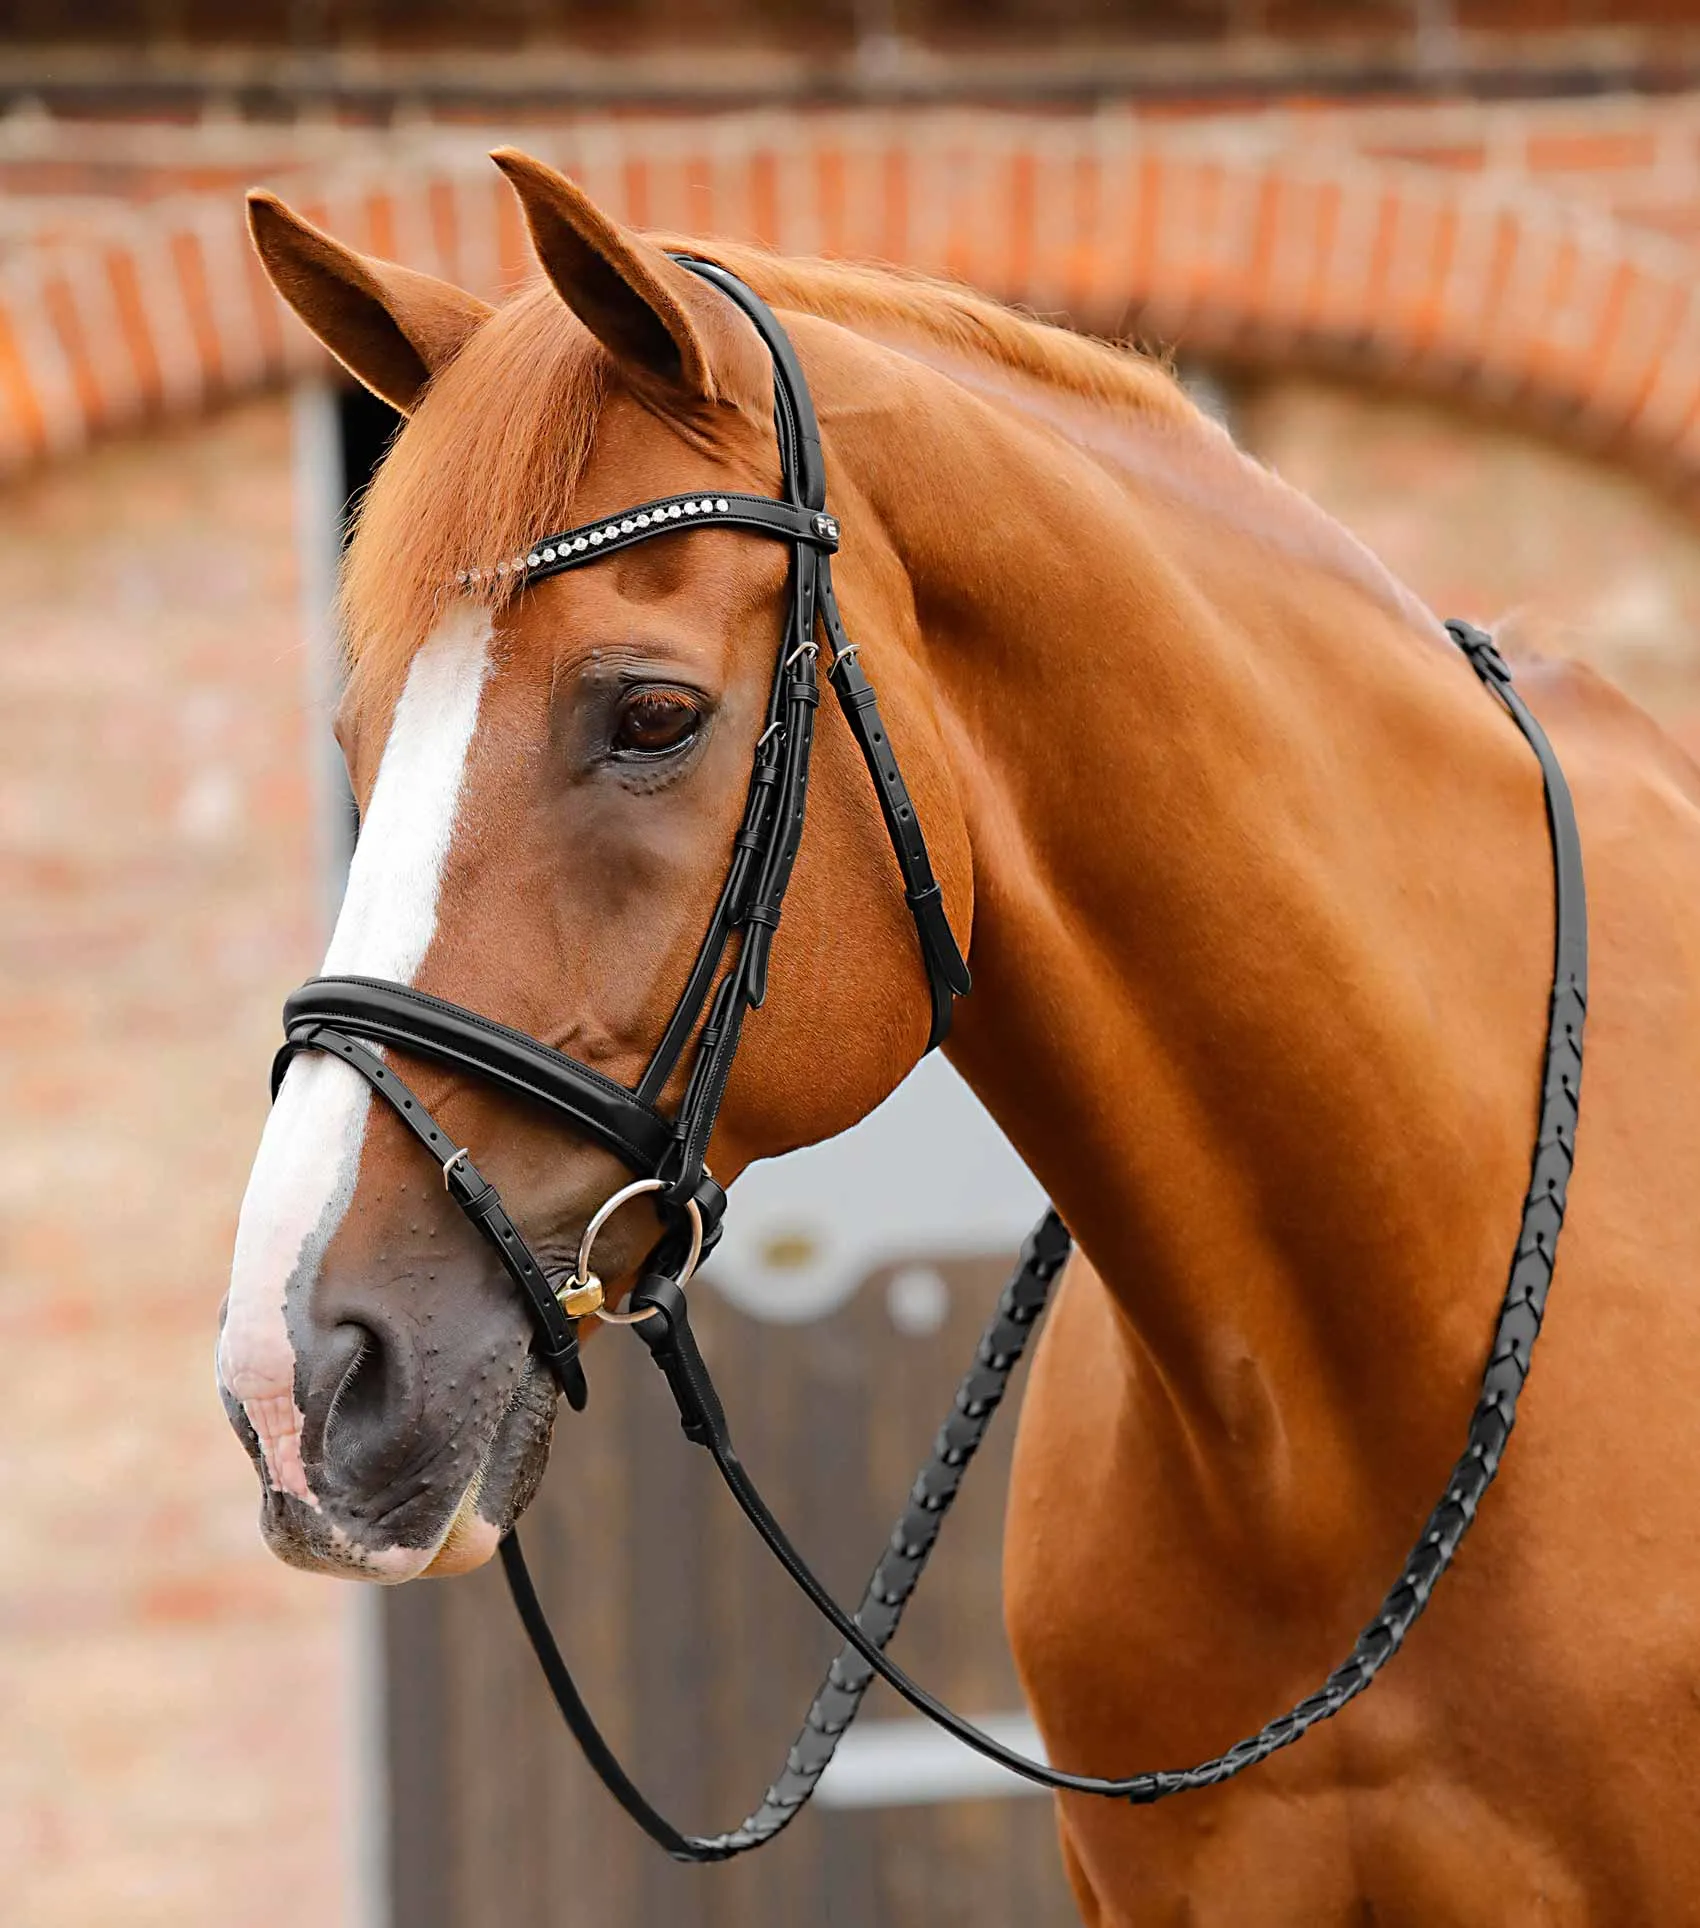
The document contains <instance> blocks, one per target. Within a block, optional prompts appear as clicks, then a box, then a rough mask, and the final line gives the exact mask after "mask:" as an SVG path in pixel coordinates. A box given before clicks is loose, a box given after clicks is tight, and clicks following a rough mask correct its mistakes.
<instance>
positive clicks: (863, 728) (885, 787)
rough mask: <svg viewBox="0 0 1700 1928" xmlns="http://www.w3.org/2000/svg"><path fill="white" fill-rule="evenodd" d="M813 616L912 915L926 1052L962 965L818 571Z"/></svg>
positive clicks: (872, 706) (881, 726)
mask: <svg viewBox="0 0 1700 1928" xmlns="http://www.w3.org/2000/svg"><path fill="white" fill-rule="evenodd" d="M822 573H823V581H822V584H821V618H822V621H823V623H824V626H825V629H826V635H827V641H828V642H829V643H830V644H831V645H832V669H831V670H830V672H829V680H830V682H831V684H832V687H833V689H834V691H835V692H836V693H837V696H838V706H839V708H840V709H841V710H842V711H843V712H844V720H845V722H846V723H848V724H849V725H850V734H851V735H852V736H853V737H854V738H855V739H856V747H857V749H859V750H860V751H861V753H862V761H863V762H864V763H865V764H866V765H867V766H868V774H869V776H871V777H872V778H873V780H874V795H875V796H877V797H878V798H879V804H880V814H881V816H883V817H884V818H885V828H886V835H887V836H888V837H889V838H890V839H891V848H892V851H893V853H894V854H895V856H896V858H897V867H898V869H899V870H900V871H901V872H902V873H903V895H904V898H905V900H906V901H907V902H908V905H909V914H910V916H911V917H913V918H914V920H915V935H916V937H917V938H918V939H919V940H920V945H921V962H922V963H923V964H924V965H925V967H926V972H927V995H928V996H929V997H930V998H931V1000H932V1008H933V1017H932V1025H931V1028H930V1029H929V1031H928V1034H927V1049H928V1050H929V1051H931V1050H934V1049H935V1048H936V1047H937V1046H939V1045H941V1044H943V1042H944V1041H945V1039H946V1037H947V1036H949V1034H950V1018H951V1011H952V1009H953V1007H954V1005H955V1001H956V999H957V998H959V997H966V996H967V995H968V993H969V992H970V991H971V990H972V989H973V988H974V980H973V978H972V977H970V976H969V973H968V965H967V962H966V960H965V959H964V957H963V955H962V951H961V948H960V946H959V945H958V944H957V941H956V933H955V932H954V931H953V930H952V929H951V928H950V919H949V918H948V917H947V916H946V915H945V909H944V892H943V891H942V890H940V888H939V885H938V880H937V879H936V878H935V877H934V876H933V865H932V860H931V858H930V857H929V856H928V855H927V840H926V838H925V837H923V836H922V834H921V822H920V818H919V817H918V816H917V815H916V812H915V806H914V803H913V802H912V801H911V800H910V796H909V788H908V785H907V784H905V783H904V781H903V772H902V771H901V770H900V769H898V767H897V758H896V756H895V755H894V754H893V752H892V748H891V740H890V737H889V735H888V733H887V731H886V726H885V719H884V718H883V717H882V716H881V715H880V708H879V699H878V697H877V696H875V694H874V686H873V684H872V683H870V682H869V681H868V678H867V676H866V674H865V673H864V671H863V669H862V664H861V658H860V654H859V652H858V649H857V646H856V645H855V644H854V643H852V642H851V641H850V639H849V638H848V637H847V636H846V635H845V633H844V624H843V621H842V620H841V618H840V617H839V614H838V599H837V597H835V596H834V595H833V593H832V577H831V575H830V573H829V572H826V571H824V570H823V572H822Z"/></svg>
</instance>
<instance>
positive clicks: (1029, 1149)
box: [851, 371, 1550, 1506]
mask: <svg viewBox="0 0 1700 1928" xmlns="http://www.w3.org/2000/svg"><path fill="white" fill-rule="evenodd" d="M919 379H920V381H921V384H922V386H923V387H924V388H927V390H928V394H929V406H928V407H926V408H919V407H917V406H916V405H915V402H914V398H913V397H910V398H909V402H908V405H907V406H906V407H905V410H904V432H903V435H902V436H901V437H899V436H896V435H894V434H892V432H891V425H890V424H886V425H884V429H883V431H882V432H879V433H875V434H872V435H866V436H864V437H862V441H863V448H862V450H861V451H860V452H859V453H858V454H854V455H852V458H851V459H852V461H853V462H854V463H855V464H856V465H857V467H858V475H857V481H858V483H859V485H860V487H861V488H862V489H863V490H864V491H866V492H867V493H868V494H869V495H870V496H871V497H872V498H873V499H874V501H875V503H876V505H877V509H878V512H879V514H880V515H881V517H882V518H883V520H884V521H885V524H886V527H887V530H888V532H889V533H890V535H891V537H892V540H893V542H894V544H895V546H896V548H897V549H898V551H899V553H900V554H901V556H902V557H903V560H904V563H905V566H906V568H907V570H908V572H909V576H910V581H911V583H912V585H913V590H914V596H915V604H916V609H917V613H918V616H919V619H920V624H921V629H922V634H923V638H924V643H923V648H924V653H925V656H926V671H927V676H928V679H929V682H930V685H931V688H932V690H933V691H934V693H935V696H936V701H937V704H938V708H939V713H940V716H941V719H942V722H943V727H944V730H945V734H946V740H947V745H948V751H949V757H950V761H951V764H952V767H953V773H954V777H955V781H956V785H957V788H958V791H959V795H960V798H961V802H962V806H963V809H964V812H965V815H966V819H967V823H968V828H969V835H970V840H971V844H972V849H973V856H974V912H973V941H972V963H973V970H974V976H975V991H974V995H973V996H972V997H971V998H969V999H968V1000H967V1001H966V1003H965V1004H964V1005H963V1006H962V1007H960V1009H959V1014H958V1021H957V1031H956V1036H955V1039H954V1040H953V1043H952V1046H951V1055H952V1057H953V1058H954V1060H955V1061H956V1063H957V1064H958V1066H959V1067H960V1069H961V1070H962V1071H963V1072H964V1074H965V1075H966V1076H967V1078H968V1079H969V1081H970V1083H971V1084H973V1085H974V1087H975V1088H976V1089H977V1091H978V1092H979V1093H980V1095H981V1096H982V1098H983V1099H984V1100H985V1101H986V1103H987V1104H988V1106H989V1107H990V1109H991V1110H992V1112H993V1113H994V1115H995V1116H996V1117H997V1118H998V1119H999V1121H1000V1123H1001V1124H1002V1125H1003V1127H1004V1128H1005V1130H1006V1131H1007V1132H1008V1133H1009V1135H1010V1137H1011V1138H1012V1140H1013V1141H1014V1143H1015V1144H1016V1146H1017V1148H1018V1149H1019V1150H1020V1151H1021V1152H1022V1154H1023V1155H1024V1157H1025V1158H1026V1159H1027V1161H1028V1163H1029V1164H1030V1165H1031V1166H1032V1168H1033V1169H1034V1171H1035V1172H1036V1174H1037V1175H1038V1176H1039V1178H1040V1180H1041V1181H1042V1182H1043V1183H1044V1184H1045V1185H1046V1186H1047V1188H1048V1189H1049V1190H1050V1192H1051V1194H1052V1196H1053V1198H1054V1199H1055V1200H1056V1201H1057V1204H1058V1206H1059V1208H1060V1209H1061V1210H1062V1212H1063V1214H1064V1216H1065V1217H1066V1219H1067V1220H1068V1221H1069V1223H1070V1225H1071V1226H1072V1227H1073V1229H1074V1230H1075V1232H1076V1234H1077V1236H1078V1237H1079V1238H1080V1240H1081V1242H1082V1245H1083V1247H1084V1249H1085V1251H1086V1253H1087V1255H1088V1256H1089V1258H1090V1259H1091V1261H1092V1264H1093V1267H1094V1269H1095V1270H1096V1272H1097V1273H1098V1275H1099V1276H1100V1278H1101V1279H1102V1280H1103V1282H1104V1285H1105V1287H1106V1288H1107V1290H1108V1292H1109V1293H1110V1295H1111V1297H1112V1299H1113V1301H1114V1305H1115V1307H1116V1309H1117V1312H1118V1314H1119V1317H1118V1318H1117V1319H1116V1320H1115V1321H1113V1329H1114V1330H1115V1332H1116V1333H1118V1334H1119V1335H1120V1339H1121V1345H1120V1347H1119V1356H1120V1359H1121V1362H1122V1366H1123V1369H1124V1370H1125V1371H1126V1372H1127V1373H1128V1374H1129V1375H1130V1376H1131V1377H1132V1378H1133V1379H1134V1380H1136V1381H1137V1383H1138V1385H1139V1387H1140V1388H1141V1392H1140V1397H1141V1398H1142V1399H1145V1400H1147V1401H1152V1400H1154V1401H1156V1403H1157V1405H1158V1406H1159V1407H1161V1409H1162V1410H1163V1412H1164V1413H1166V1414H1167V1416H1168V1417H1169V1419H1170V1420H1172V1421H1173V1423H1174V1425H1175V1426H1176V1428H1177V1429H1178V1432H1179V1434H1180V1435H1181V1436H1182V1437H1183V1439H1184V1440H1185V1442H1186V1443H1187V1446H1188V1449H1189V1452H1190V1455H1191V1458H1192V1460H1193V1462H1194V1463H1195V1464H1198V1465H1201V1466H1203V1467H1205V1468H1206V1469H1209V1468H1211V1467H1216V1468H1218V1469H1219V1470H1221V1471H1222V1472H1223V1474H1224V1479H1223V1482H1222V1486H1223V1490H1227V1488H1228V1487H1230V1486H1231V1487H1232V1488H1234V1489H1235V1490H1238V1491H1242V1492H1246V1491H1254V1492H1257V1493H1258V1494H1259V1500H1260V1504H1264V1505H1266V1506H1267V1505H1268V1503H1269V1501H1270V1497H1271V1496H1270V1491H1269V1482H1271V1481H1272V1482H1274V1484H1275V1485H1276V1486H1282V1485H1286V1486H1289V1487H1291V1488H1293V1489H1294V1490H1296V1489H1298V1488H1299V1487H1302V1485H1303V1484H1304V1482H1305V1481H1306V1480H1307V1478H1308V1477H1309V1476H1311V1475H1312V1474H1314V1473H1316V1472H1318V1471H1321V1470H1323V1469H1326V1470H1327V1472H1328V1474H1329V1475H1330V1476H1331V1477H1332V1480H1333V1484H1334V1489H1335V1490H1338V1488H1339V1485H1340V1476H1339V1470H1338V1469H1339V1465H1340V1463H1341V1458H1342V1454H1343V1453H1344V1455H1345V1457H1346V1463H1347V1464H1349V1465H1351V1466H1353V1467H1355V1468H1357V1469H1360V1470H1361V1471H1362V1472H1363V1473H1364V1475H1365V1476H1366V1477H1370V1478H1374V1477H1378V1476H1379V1474H1380V1473H1382V1472H1384V1471H1385V1470H1386V1464H1385V1462H1386V1455H1387V1453H1388V1451H1389V1450H1390V1446H1389V1442H1390V1441H1396V1442H1397V1447H1396V1450H1397V1451H1398V1453H1400V1454H1401V1455H1408V1454H1409V1453H1410V1452H1412V1451H1415V1452H1416V1453H1417V1455H1418V1458H1419V1461H1421V1459H1422V1455H1423V1452H1424V1449H1425V1448H1426V1449H1427V1452H1428V1455H1429V1458H1430V1459H1431V1460H1432V1459H1433V1457H1434V1455H1435V1454H1439V1455H1441V1458H1440V1459H1439V1460H1436V1461H1435V1462H1434V1463H1444V1456H1445V1454H1446V1452H1447V1451H1448V1450H1449V1446H1450V1445H1455V1429H1456V1427H1457V1426H1458V1425H1459V1424H1461V1417H1460V1415H1461V1414H1462V1413H1463V1412H1464V1411H1465V1410H1467V1406H1468V1399H1469V1393H1468V1387H1469V1385H1470V1383H1471V1380H1472V1377H1473V1375H1474V1373H1475V1372H1476V1371H1477V1370H1478V1369H1479V1365H1480V1356H1481V1346H1482V1344H1483V1342H1484V1335H1485V1333H1486V1332H1487V1331H1488V1329H1489V1320H1490V1315H1491V1308H1492V1305H1493V1303H1494V1300H1495V1298H1496V1296H1497V1293H1498V1291H1499V1289H1500V1286H1501V1284H1502V1282H1503V1277H1504V1266H1505V1262H1506V1259H1507V1256H1508V1246H1507V1241H1508V1239H1509V1238H1510V1236H1511V1233H1512V1230H1513V1228H1514V1226H1515V1205H1516V1199H1517V1197H1518V1195H1519V1192H1520V1187H1521V1182H1522V1180H1523V1178H1525V1177H1526V1173H1527V1157H1528V1140H1527V1132H1528V1129H1529V1127H1530V1124H1531V1121H1532V1116H1533V1102H1534V1094H1535V1085H1536V1076H1537V1065H1538V1054H1539V1045H1540V1037H1541V1026H1542V1022H1543V1019H1544V1013H1545V1004H1546V998H1545V988H1546V987H1545V976H1544V974H1545V969H1546V962H1547V953H1546V952H1545V948H1544V946H1545V942H1546V939H1545V937H1544V935H1543V933H1544V932H1545V931H1546V930H1547V929H1548V928H1549V927H1550V926H1549V923H1548V921H1547V920H1548V919H1549V917H1550V911H1549V907H1548V904H1547V900H1546V896H1545V892H1546V888H1547V884H1546V879H1547V876H1548V872H1547V870H1546V868H1545V865H1546V859H1545V856H1544V852H1543V847H1542V842H1541V837H1542V831H1541V827H1540V814H1539V813H1540V791H1539V783H1538V778H1537V776H1536V773H1535V771H1534V767H1533V764H1532V761H1530V760H1529V759H1528V758H1527V753H1526V751H1525V750H1524V749H1523V747H1522V745H1521V743H1520V740H1518V739H1517V738H1516V737H1515V736H1514V734H1513V732H1512V731H1511V730H1510V729H1509V728H1508V727H1507V725H1506V722H1505V719H1504V717H1503V716H1502V715H1500V714H1499V713H1498V711H1497V706H1496V705H1494V704H1493V703H1492V702H1491V701H1490V699H1489V698H1488V697H1487V696H1486V695H1485V694H1484V692H1483V691H1482V689H1481V687H1480V686H1479V684H1478V683H1477V681H1476V679H1475V677H1474V676H1473V674H1472V673H1471V672H1470V670H1469V669H1468V667H1467V666H1466V665H1465V664H1464V663H1463V661H1462V660H1461V658H1460V657H1459V656H1458V655H1457V653H1456V652H1455V651H1453V650H1452V649H1451V648H1450V646H1449V645H1448V643H1447V641H1446V639H1445V637H1444V634H1443V633H1442V632H1441V631H1440V629H1439V625H1438V624H1437V623H1436V622H1435V620H1434V618H1432V617H1431V616H1429V615H1427V613H1426V612H1424V611H1422V610H1420V608H1418V607H1417V606H1416V605H1415V604H1414V602H1413V601H1411V600H1410V599H1409V598H1407V597H1405V596H1404V595H1403V594H1402V592H1399V591H1398V590H1397V589H1396V588H1395V587H1394V586H1393V585H1392V584H1391V583H1390V582H1389V581H1388V580H1387V579H1386V578H1384V577H1382V576H1381V575H1380V574H1379V572H1378V570H1377V569H1376V567H1375V566H1374V565H1373V564H1370V563H1369V562H1368V559H1367V558H1366V557H1364V556H1363V554H1362V552H1360V551H1357V550H1355V548H1354V547H1353V545H1352V543H1351V541H1350V539H1349V538H1347V537H1346V536H1345V535H1344V532H1342V531H1339V530H1337V529H1336V528H1335V527H1334V525H1332V524H1330V523H1328V522H1327V519H1326V518H1324V517H1323V516H1322V515H1321V512H1320V511H1318V510H1315V509H1313V508H1312V507H1311V506H1310V505H1308V504H1304V503H1302V502H1300V501H1299V500H1298V499H1297V498H1294V497H1292V496H1290V495H1289V494H1288V493H1287V492H1286V491H1284V490H1283V489H1282V488H1281V486H1280V485H1279V484H1277V483H1275V482H1274V481H1273V480H1272V479H1271V478H1268V477H1267V476H1265V475H1264V474H1263V473H1262V472H1261V471H1259V470H1254V469H1252V468H1251V466H1250V465H1249V464H1248V463H1246V462H1245V461H1244V458H1242V457H1240V456H1239V455H1237V454H1236V453H1235V452H1234V451H1232V449H1231V448H1230V447H1229V446H1228V445H1227V444H1226V442H1225V441H1223V440H1221V439H1220V438H1219V437H1217V436H1216V434H1215V432H1214V431H1213V430H1212V429H1210V428H1209V427H1208V426H1207V425H1206V424H1204V423H1202V422H1196V423H1189V422H1187V421H1185V420H1180V421H1174V422H1169V423H1166V424H1164V423H1148V424H1144V425H1142V424H1140V423H1139V422H1137V421H1131V420H1126V419H1124V420H1122V421H1120V422H1119V423H1114V424H1110V423H1106V422H1105V421H1104V420H1103V419H1102V418H1100V419H1098V420H1096V421H1094V420H1093V419H1092V418H1091V417H1090V416H1089V415H1088V413H1087V411H1086V405H1085V404H1071V405H1070V406H1072V407H1073V408H1074V409H1076V411H1077V412H1078V417H1079V419H1080V422H1081V430H1080V434H1079V436H1078V437H1076V436H1074V435H1059V434H1058V433H1057V432H1056V429H1055V426H1054V424H1046V423H1045V422H1043V421H1041V420H1040V419H1039V414H1040V412H1041V411H1040V409H1038V408H1036V407H1035V405H1034V402H1033V398H1032V397H1031V396H1026V397H1017V398H1014V399H1012V400H1011V401H1009V402H1008V403H1007V404H1003V403H997V404H995V405H993V406H991V407H988V406H986V403H985V397H984V396H983V395H982V396H980V397H975V398H970V397H968V396H967V395H965V394H963V393H962V390H961V385H960V383H959V382H952V383H943V382H938V381H937V379H936V371H934V372H931V373H929V374H927V375H924V376H922V377H920V378H919ZM929 384H932V386H929ZM953 391H954V392H953ZM1057 406H1058V408H1059V409H1060V408H1061V406H1062V405H1060V404H1059V405H1057ZM1045 407H1046V408H1047V409H1048V407H1049V405H1048V404H1047V405H1045ZM1093 434H1097V435H1098V437H1099V439H1100V441H1101V442H1102V443H1103V444H1104V446H1102V447H1100V448H1099V449H1098V450H1096V451H1091V452H1089V450H1088V449H1087V448H1086V447H1084V446H1082V445H1081V444H1082V443H1083V442H1084V441H1087V440H1089V439H1090V438H1091V436H1092V435H1093ZM1508 911H1509V912H1510V914H1509V915H1508ZM1248 1456H1249V1457H1250V1458H1251V1459H1253V1460H1255V1461H1257V1462H1258V1463H1259V1465H1260V1466H1261V1470H1262V1472H1263V1474H1264V1475H1265V1476H1266V1478H1265V1480H1264V1482H1263V1483H1262V1485H1261V1486H1260V1485H1259V1483H1258V1482H1257V1481H1255V1480H1253V1481H1252V1482H1251V1483H1250V1485H1249V1486H1248V1484H1247V1480H1246V1477H1245V1476H1246V1471H1247V1468H1246V1465H1245V1461H1246V1459H1247V1457H1248Z"/></svg>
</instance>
